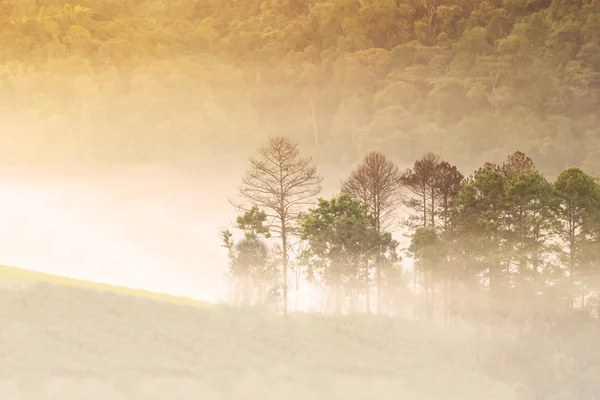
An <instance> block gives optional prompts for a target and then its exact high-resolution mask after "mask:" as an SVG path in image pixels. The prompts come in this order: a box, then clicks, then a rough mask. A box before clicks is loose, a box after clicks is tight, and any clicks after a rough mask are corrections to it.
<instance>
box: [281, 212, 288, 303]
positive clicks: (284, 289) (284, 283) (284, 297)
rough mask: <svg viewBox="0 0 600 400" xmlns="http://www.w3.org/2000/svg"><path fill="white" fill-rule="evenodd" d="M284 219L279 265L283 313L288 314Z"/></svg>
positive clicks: (283, 220)
mask: <svg viewBox="0 0 600 400" xmlns="http://www.w3.org/2000/svg"><path fill="white" fill-rule="evenodd" d="M285 222H286V221H285V218H282V219H281V247H282V249H281V265H282V270H283V271H282V272H283V313H284V314H287V312H288V282H287V281H288V255H287V230H286V226H285Z"/></svg>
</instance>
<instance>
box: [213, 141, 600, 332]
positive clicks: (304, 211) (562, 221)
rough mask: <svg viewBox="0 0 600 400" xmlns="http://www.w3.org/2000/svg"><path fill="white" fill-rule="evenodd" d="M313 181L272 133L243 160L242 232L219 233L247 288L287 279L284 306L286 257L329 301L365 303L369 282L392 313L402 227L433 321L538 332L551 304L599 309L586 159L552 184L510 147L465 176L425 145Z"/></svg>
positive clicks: (596, 210)
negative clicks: (334, 190) (408, 157)
mask: <svg viewBox="0 0 600 400" xmlns="http://www.w3.org/2000/svg"><path fill="white" fill-rule="evenodd" d="M320 186H321V177H320V176H319V175H318V172H317V170H316V168H315V167H314V166H313V165H312V164H311V160H310V158H302V157H301V156H300V154H299V147H298V144H297V143H295V142H293V141H291V140H289V139H286V138H282V137H275V138H272V139H270V140H269V142H268V144H267V145H266V146H264V147H261V148H260V149H259V156H258V157H256V158H251V168H250V169H249V170H248V172H247V174H246V176H245V177H244V179H243V183H242V186H241V188H240V192H239V193H240V196H241V199H242V200H243V201H242V202H240V203H236V204H235V205H236V207H237V209H238V210H241V211H242V212H243V214H242V215H241V216H240V217H238V220H237V226H238V228H239V229H240V230H241V231H243V232H244V235H245V236H244V238H243V239H242V240H241V241H239V242H238V243H237V244H234V242H233V235H232V234H231V233H230V232H229V231H226V232H224V245H225V247H227V248H228V249H229V250H230V259H231V270H230V272H231V275H232V276H234V277H235V278H237V279H238V280H239V281H240V282H243V287H245V288H247V287H248V286H247V285H248V282H250V281H253V282H255V287H256V288H258V287H263V286H264V285H265V282H271V286H270V287H271V289H279V288H282V289H283V291H282V301H283V309H284V310H285V311H287V304H288V301H287V289H288V287H289V278H288V276H289V271H288V269H289V268H288V267H289V265H290V262H291V265H292V269H294V270H295V271H296V273H299V272H298V270H299V269H301V270H302V271H303V272H304V274H305V276H306V278H307V279H308V280H309V281H310V282H313V283H317V284H319V285H320V286H321V287H324V288H327V289H328V290H330V292H331V294H332V299H333V300H332V301H333V303H334V309H335V310H337V311H341V310H342V309H349V310H350V311H352V312H360V311H367V312H371V311H372V310H371V300H372V299H371V295H372V293H373V292H374V293H375V295H376V299H377V301H376V304H377V312H378V313H382V312H394V313H398V312H399V311H398V310H399V308H398V307H399V306H401V305H399V304H398V299H397V298H394V296H397V295H398V293H399V292H407V291H409V286H408V285H407V279H408V271H407V269H406V268H403V267H402V265H401V262H400V260H401V257H400V254H399V253H400V252H399V250H400V249H399V248H398V246H399V243H398V241H397V240H395V239H394V238H393V235H392V234H393V233H404V234H405V235H406V236H408V237H409V238H410V245H409V246H408V248H407V249H406V254H407V255H409V256H410V257H411V258H412V259H413V260H414V269H413V273H414V276H413V279H414V283H415V286H414V288H413V292H414V291H416V292H418V294H419V295H420V296H422V299H423V300H424V315H425V316H426V317H427V318H428V319H435V318H438V319H439V318H441V317H442V316H443V318H442V320H444V321H445V322H447V323H452V322H453V321H455V320H456V319H457V318H460V319H462V320H471V321H479V322H485V323H486V324H489V323H492V322H494V323H496V322H502V321H504V322H510V323H512V324H517V325H518V326H520V327H521V328H522V329H534V328H536V327H538V328H539V326H538V325H537V324H538V323H540V324H542V325H543V324H544V323H545V322H544V321H547V318H548V317H549V316H550V315H555V313H557V312H564V313H571V312H576V311H577V312H585V313H588V314H589V315H590V316H600V314H599V312H600V308H599V307H600V303H598V300H600V265H599V264H598V261H597V260H598V259H599V256H600V183H599V181H598V179H597V178H595V177H593V176H591V175H589V174H587V173H585V172H584V171H583V170H582V169H580V168H577V167H570V168H567V169H565V170H564V171H563V172H561V173H560V174H559V176H558V177H557V178H556V180H554V181H553V182H551V181H548V180H547V179H546V178H545V177H544V175H543V174H542V173H541V172H540V171H539V170H537V169H536V167H535V165H534V163H533V161H532V159H531V158H529V157H528V156H526V155H525V154H524V153H522V152H520V151H517V152H515V153H513V154H511V155H510V156H509V157H508V158H507V159H506V161H505V162H503V163H502V164H495V163H490V162H488V163H486V164H485V165H483V166H482V167H480V168H479V169H478V170H476V171H475V172H474V173H473V174H472V175H470V176H468V177H464V176H463V174H462V173H461V172H460V171H459V170H458V168H457V167H456V166H454V165H452V164H450V163H449V162H448V161H444V160H443V159H442V158H441V157H440V156H438V155H435V154H433V153H426V154H425V155H424V156H423V157H422V158H420V159H418V160H417V161H415V163H414V165H413V166H412V167H411V168H408V169H407V170H406V171H401V170H400V169H399V168H398V167H397V166H396V165H394V163H393V162H391V161H390V160H389V159H388V158H387V157H386V156H384V155H383V154H381V153H379V152H371V153H369V154H368V155H367V156H366V157H365V158H364V160H363V161H362V163H361V164H360V165H358V166H357V167H356V168H355V169H354V170H352V171H351V173H350V174H349V176H348V177H347V178H346V179H345V180H343V181H342V185H341V187H340V189H339V193H340V194H339V195H336V196H334V197H333V198H331V199H323V198H319V199H316V196H317V195H318V194H319V192H320V189H321V187H320ZM271 234H273V236H274V238H276V239H277V242H278V243H279V247H278V251H277V252H276V253H277V256H273V257H269V256H268V250H267V248H268V246H267V243H266V239H268V238H269V237H270V235H271ZM261 237H262V238H263V239H262V241H261ZM274 254H275V253H274ZM290 254H295V256H294V257H291V256H290ZM275 266H279V267H280V268H275ZM275 270H278V271H279V272H280V274H281V275H280V276H278V277H277V276H276V274H275ZM265 271H269V272H268V273H269V278H268V279H265V275H264V273H265ZM417 283H418V284H419V285H418V287H417V286H416V284H417ZM373 289H375V290H373ZM261 290H262V289H261ZM436 294H438V295H441V296H440V297H441V300H439V299H438V296H436ZM359 299H362V300H361V301H359ZM436 299H437V300H436ZM394 300H395V306H394V305H393V304H394ZM394 307H395V308H394Z"/></svg>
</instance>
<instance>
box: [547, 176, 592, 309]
mask: <svg viewBox="0 0 600 400" xmlns="http://www.w3.org/2000/svg"><path fill="white" fill-rule="evenodd" d="M554 190H555V192H556V196H557V201H558V204H557V207H556V208H555V213H556V217H557V219H558V222H559V224H558V226H557V233H558V236H559V237H560V239H561V240H562V242H563V243H564V244H565V245H566V247H567V249H568V254H567V265H568V270H569V286H570V288H569V291H570V293H569V297H568V308H569V309H573V308H574V295H575V292H574V290H575V272H576V271H577V269H578V265H580V261H581V259H582V257H584V254H582V250H583V248H584V244H585V243H586V241H587V235H586V232H587V231H588V227H589V225H590V224H592V223H594V221H595V215H596V214H597V213H598V209H599V207H600V197H599V196H600V190H599V188H598V183H597V182H596V179H594V177H592V176H591V175H588V174H586V173H585V172H584V171H582V170H581V169H579V168H576V167H571V168H567V169H566V170H564V171H563V172H561V174H560V175H559V176H558V178H557V179H556V181H555V182H554ZM580 285H581V291H582V292H583V290H584V282H583V281H581V282H580ZM582 300H584V299H583V294H582ZM582 306H583V304H582Z"/></svg>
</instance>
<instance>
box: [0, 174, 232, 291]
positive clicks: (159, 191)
mask: <svg viewBox="0 0 600 400" xmlns="http://www.w3.org/2000/svg"><path fill="white" fill-rule="evenodd" d="M3 172H4V173H3V174H1V175H0V176H2V179H0V202H1V205H2V206H1V207H0V235H1V236H2V238H3V240H2V241H0V258H1V259H0V263H2V264H6V265H11V266H18V267H22V268H27V269H33V270H39V271H44V272H49V273H54V274H60V275H67V276H71V277H75V278H80V279H86V280H93V281H99V282H107V283H111V284H117V285H126V286H130V287H138V288H144V289H147V290H154V291H161V292H168V293H172V294H175V295H185V296H191V297H196V298H200V299H206V300H213V301H214V300H218V299H219V298H221V297H222V296H223V295H224V291H223V279H222V278H223V274H224V272H225V268H226V261H225V258H224V257H225V255H224V253H223V251H222V249H221V248H220V247H219V246H220V243H219V235H218V232H219V229H220V228H222V227H224V226H226V225H227V224H228V223H229V221H230V220H231V218H232V215H230V214H231V210H230V206H229V205H228V204H227V201H226V198H227V196H228V193H226V191H227V189H225V188H224V187H225V186H223V188H222V187H221V185H220V183H219V181H218V180H217V181H213V182H210V181H207V180H206V178H204V177H202V178H194V177H191V176H188V177H185V176H181V175H178V174H174V173H173V172H172V171H169V172H167V171H164V170H156V169H151V168H146V169H144V168H137V169H135V170H131V169H122V170H114V171H109V172H104V173H101V174H98V173H94V174H91V173H89V174H88V173H77V174H75V173H65V172H64V171H61V172H60V173H58V172H56V173H51V172H45V173H44V174H42V173H41V172H40V171H36V172H31V171H18V170H17V171H15V170H11V171H8V172H6V171H3ZM232 187H233V188H234V189H235V185H232Z"/></svg>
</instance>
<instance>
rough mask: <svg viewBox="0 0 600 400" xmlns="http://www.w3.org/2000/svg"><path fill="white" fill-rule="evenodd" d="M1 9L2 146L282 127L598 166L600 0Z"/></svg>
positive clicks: (317, 150)
mask: <svg viewBox="0 0 600 400" xmlns="http://www.w3.org/2000/svg"><path fill="white" fill-rule="evenodd" d="M0 9H1V12H0V23H2V26H4V29H3V31H2V33H1V34H0V39H1V40H0V86H1V89H2V90H1V92H2V96H1V97H0V114H1V115H0V118H1V119H2V121H3V123H4V124H5V125H4V127H3V129H2V131H1V135H2V139H3V143H4V146H3V150H2V152H1V154H0V155H1V157H0V158H1V159H2V160H7V162H12V161H16V160H23V159H25V157H26V156H29V160H38V161H39V160H40V159H44V158H54V159H78V160H102V161H104V162H123V161H149V160H158V159H161V160H162V159H168V160H177V161H178V162H184V161H182V160H194V159H197V158H198V157H197V155H198V154H199V153H205V154H206V156H207V157H208V156H210V155H211V154H215V153H216V152H220V153H226V152H231V153H235V154H240V153H241V152H246V151H247V150H248V149H250V148H254V147H255V146H256V145H258V143H260V141H262V138H263V135H264V134H267V135H272V134H276V133H277V132H286V134H288V135H289V136H291V137H292V138H293V139H294V140H296V141H298V142H300V143H302V144H303V145H306V146H307V151H309V152H310V153H311V154H313V155H314V157H315V158H314V159H315V161H316V162H317V163H318V164H319V165H320V164H321V163H323V162H330V163H332V164H337V165H339V164H341V163H347V164H353V163H355V162H356V161H358V158H359V157H360V155H361V154H363V153H364V151H365V150H367V149H368V150H378V151H385V152H386V154H388V155H389V156H390V157H396V158H399V159H412V158H414V157H415V156H416V155H418V154H423V153H425V152H426V151H434V152H436V153H438V154H444V156H445V157H447V158H449V159H453V160H456V161H457V162H459V163H460V164H461V167H463V168H468V170H472V169H475V168H477V166H479V165H482V164H483V163H484V162H485V161H487V160H488V159H491V158H496V157H499V156H500V155H501V154H502V153H504V152H505V151H506V150H505V149H508V148H513V149H514V148H517V147H518V148H520V149H521V150H522V151H524V152H525V153H527V154H528V155H530V156H532V157H533V158H534V159H535V160H536V163H537V164H538V167H540V168H541V169H542V170H543V171H545V172H546V173H547V174H549V176H552V177H553V178H554V177H556V176H557V174H558V173H559V172H560V170H561V169H563V168H564V167H565V165H574V164H576V163H582V164H581V166H582V167H584V168H585V169H586V170H589V171H590V172H592V173H596V174H597V173H599V172H600V171H599V169H598V168H599V166H598V162H597V160H598V152H597V150H596V149H597V148H598V139H597V138H598V122H597V120H598V118H597V117H598V110H599V109H600V107H599V105H600V103H599V101H600V96H599V93H600V92H599V89H600V86H599V85H598V82H599V81H598V79H599V76H600V75H599V68H600V61H599V59H598V56H597V54H599V51H598V50H599V45H598V38H599V37H600V36H599V35H600V33H599V32H598V29H597V26H598V21H599V20H600V13H599V11H598V8H597V7H596V3H595V1H591V0H584V1H582V2H581V3H577V6H574V5H572V4H571V3H569V2H566V1H564V0H545V1H536V2H530V1H525V0H506V1H489V0H486V1H483V0H472V1H469V2H467V3H464V2H457V1H455V0H442V1H437V2H427V1H413V0H401V1H394V0H369V1H354V0H341V1H340V0H335V1H330V0H307V1H300V0H294V1H282V0H264V1H255V0H237V1H225V2H223V1H214V0H177V1H168V2H167V1H164V0H135V1H134V0H122V1H114V0H98V1H85V0H82V1H79V2H75V3H73V2H67V1H66V0H37V1H22V0H4V1H2V3H1V5H0ZM481 132H487V133H488V134H487V135H482V134H481ZM309 146H310V147H309ZM206 149H208V150H206ZM334 149H335V150H338V151H335V152H334V151H333V150H334ZM332 155H335V157H332Z"/></svg>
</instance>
